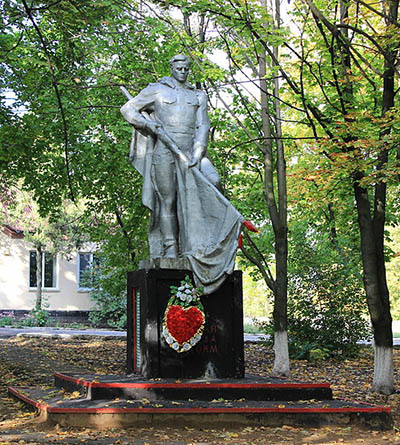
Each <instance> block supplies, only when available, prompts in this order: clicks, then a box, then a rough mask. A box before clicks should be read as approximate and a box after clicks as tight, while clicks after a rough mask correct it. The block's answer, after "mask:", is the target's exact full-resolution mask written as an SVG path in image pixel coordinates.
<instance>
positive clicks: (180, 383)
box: [55, 372, 332, 401]
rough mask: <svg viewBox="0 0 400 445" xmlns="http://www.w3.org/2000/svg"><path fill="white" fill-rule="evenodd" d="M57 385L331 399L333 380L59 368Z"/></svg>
mask: <svg viewBox="0 0 400 445" xmlns="http://www.w3.org/2000/svg"><path fill="white" fill-rule="evenodd" d="M55 385H56V386H57V387H58V388H63V389H65V390H66V391H70V392H73V391H80V392H81V393H82V394H84V395H85V396H86V397H88V398H89V399H92V400H99V399H105V400H106V399H115V398H120V399H142V398H147V399H149V400H188V399H193V400H203V401H211V400H214V399H221V398H222V399H224V400H237V399H242V398H245V399H246V400H286V401H289V400H291V401H293V400H310V399H314V400H329V399H332V390H331V388H330V385H329V383H304V382H299V381H292V380H289V379H283V378H277V377H269V378H265V377H258V376H253V375H246V378H244V379H218V380H208V379H207V380H201V379H192V380H185V379H182V380H176V379H153V380H147V379H144V378H143V377H141V376H135V375H130V376H126V375H125V376H124V375H93V374H91V375H89V374H87V375H76V374H70V373H61V372H57V373H56V374H55Z"/></svg>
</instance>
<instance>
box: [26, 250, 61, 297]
mask: <svg viewBox="0 0 400 445" xmlns="http://www.w3.org/2000/svg"><path fill="white" fill-rule="evenodd" d="M32 252H33V253H35V254H37V251H36V250H31V249H30V250H29V264H28V288H29V290H37V285H36V286H31V285H30V284H31V253H32ZM46 254H47V255H51V256H52V258H53V283H54V286H52V287H46V286H44V283H45V264H46V262H45V261H46V260H45V259H46ZM58 265H59V258H58V254H55V255H52V254H50V253H49V252H46V251H44V252H43V253H42V290H43V291H58V290H59V288H58V276H59V266H58Z"/></svg>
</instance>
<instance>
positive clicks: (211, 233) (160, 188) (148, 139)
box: [121, 55, 243, 293]
mask: <svg viewBox="0 0 400 445" xmlns="http://www.w3.org/2000/svg"><path fill="white" fill-rule="evenodd" d="M189 66H190V61H189V59H188V58H187V57H186V56H184V55H177V56H174V57H173V58H172V59H171V61H170V69H171V77H164V78H162V79H161V80H160V81H159V82H157V83H152V84H149V85H148V86H147V87H146V88H145V89H143V90H142V91H141V92H140V93H139V94H138V95H137V96H136V97H134V98H131V99H130V100H129V101H128V102H127V103H126V104H125V105H124V106H123V107H122V108H121V113H122V115H123V116H124V118H125V119H126V120H127V121H128V122H129V123H130V124H132V125H133V127H134V133H133V138H132V143H131V160H132V163H133V165H134V167H135V168H136V169H137V170H138V171H139V172H140V174H141V175H142V176H143V179H144V183H143V194H142V200H143V204H144V205H145V206H147V207H148V208H149V209H150V210H151V223H150V229H149V244H150V257H151V258H178V257H184V258H187V259H188V261H189V263H190V266H191V269H192V271H193V273H194V275H195V279H196V282H197V284H201V285H203V286H204V288H205V293H211V292H212V291H214V290H215V289H217V288H218V287H219V285H220V284H222V282H223V280H224V279H225V277H226V274H229V273H232V271H233V268H234V259H235V255H236V250H237V241H238V238H239V235H240V230H241V223H242V222H243V217H242V216H241V215H240V214H239V213H238V212H237V210H236V209H235V208H234V207H233V206H232V205H231V204H230V203H229V201H227V200H226V198H224V196H223V195H222V194H221V193H220V192H219V190H218V174H217V172H216V170H215V168H214V167H213V165H212V164H211V162H210V161H209V160H208V158H207V157H206V153H207V143H208V132H209V128H210V122H209V118H208V114H207V97H206V94H205V93H204V92H203V91H200V90H196V89H195V88H194V87H193V86H191V85H189V84H188V83H187V82H186V79H187V77H188V74H189ZM127 94H129V93H127Z"/></svg>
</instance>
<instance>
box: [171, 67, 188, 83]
mask: <svg viewBox="0 0 400 445" xmlns="http://www.w3.org/2000/svg"><path fill="white" fill-rule="evenodd" d="M171 74H172V77H173V78H174V79H176V80H177V81H178V82H180V83H184V82H186V79H187V76H188V74H189V64H188V63H186V62H175V63H173V64H172V66H171Z"/></svg>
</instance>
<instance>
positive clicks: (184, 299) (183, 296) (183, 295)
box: [179, 294, 187, 301]
mask: <svg viewBox="0 0 400 445" xmlns="http://www.w3.org/2000/svg"><path fill="white" fill-rule="evenodd" d="M179 298H180V299H181V300H182V301H186V299H187V298H186V295H185V294H181V296H180V297H179Z"/></svg>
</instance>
